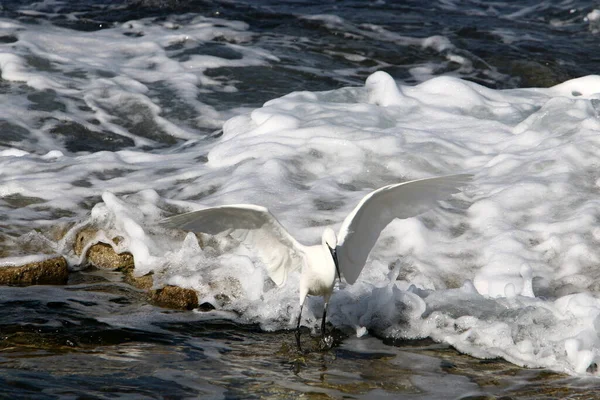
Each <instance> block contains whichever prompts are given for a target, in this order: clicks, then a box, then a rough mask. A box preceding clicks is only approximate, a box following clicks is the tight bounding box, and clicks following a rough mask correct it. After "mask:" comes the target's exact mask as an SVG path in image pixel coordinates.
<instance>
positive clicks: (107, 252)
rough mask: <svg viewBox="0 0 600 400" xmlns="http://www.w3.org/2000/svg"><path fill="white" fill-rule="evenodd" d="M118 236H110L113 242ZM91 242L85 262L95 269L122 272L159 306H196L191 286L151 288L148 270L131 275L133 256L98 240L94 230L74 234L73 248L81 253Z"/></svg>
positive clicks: (196, 301) (181, 307) (115, 242)
mask: <svg viewBox="0 0 600 400" xmlns="http://www.w3.org/2000/svg"><path fill="white" fill-rule="evenodd" d="M121 240H122V239H121V238H119V237H116V238H113V239H112V241H113V243H114V244H117V245H118V244H119V242H120V241H121ZM90 243H94V244H93V245H91V246H90V247H89V248H88V249H87V252H86V255H85V262H86V263H87V264H90V265H93V266H94V267H97V268H104V269H110V270H118V271H121V272H123V274H124V280H125V282H127V283H128V284H130V285H132V286H135V287H137V288H138V289H142V290H147V291H148V297H149V300H150V302H152V303H154V304H155V305H157V306H159V307H166V308H174V309H178V310H192V309H194V308H197V307H198V295H197V294H196V291H194V290H192V289H184V288H180V287H177V286H165V287H163V288H161V289H154V290H153V289H152V287H153V285H154V277H153V274H152V273H148V274H146V275H144V276H140V277H136V276H134V275H133V270H134V259H133V255H132V254H131V253H129V252H123V253H120V254H119V253H117V252H116V251H115V250H114V248H113V246H111V245H110V244H108V243H102V242H99V241H98V231H97V230H96V229H93V228H86V229H83V230H81V231H79V232H78V233H77V237H76V239H75V244H74V245H73V250H74V251H75V254H77V255H81V254H82V253H83V251H84V249H86V248H87V246H89V244H90Z"/></svg>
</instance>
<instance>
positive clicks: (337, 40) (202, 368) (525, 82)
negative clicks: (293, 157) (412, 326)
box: [0, 0, 600, 399]
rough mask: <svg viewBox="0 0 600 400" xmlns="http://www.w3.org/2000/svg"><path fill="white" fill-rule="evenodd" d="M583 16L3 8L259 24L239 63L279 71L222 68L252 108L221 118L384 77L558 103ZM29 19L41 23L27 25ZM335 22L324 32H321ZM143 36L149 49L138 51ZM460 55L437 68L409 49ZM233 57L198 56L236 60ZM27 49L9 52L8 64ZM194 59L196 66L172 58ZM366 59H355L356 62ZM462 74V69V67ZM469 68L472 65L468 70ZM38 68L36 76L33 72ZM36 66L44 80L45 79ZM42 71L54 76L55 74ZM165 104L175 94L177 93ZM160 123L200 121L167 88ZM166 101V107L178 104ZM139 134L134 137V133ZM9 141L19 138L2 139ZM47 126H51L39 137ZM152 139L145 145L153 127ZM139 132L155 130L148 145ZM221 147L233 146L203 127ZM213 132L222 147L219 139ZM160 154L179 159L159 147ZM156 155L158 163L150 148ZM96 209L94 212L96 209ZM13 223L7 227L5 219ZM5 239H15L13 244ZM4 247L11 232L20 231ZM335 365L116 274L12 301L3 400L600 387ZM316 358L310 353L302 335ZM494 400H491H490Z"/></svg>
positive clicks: (407, 346)
mask: <svg viewBox="0 0 600 400" xmlns="http://www.w3.org/2000/svg"><path fill="white" fill-rule="evenodd" d="M594 7H600V5H598V4H594V3H593V2H586V1H562V2H549V1H548V2H538V1H523V2H500V1H492V2H484V1H481V2H479V1H466V2H458V1H432V2H422V1H397V2H396V1H387V2H385V1H352V0H343V1H314V2H313V1H301V0H297V1H189V2H188V1H177V0H173V1H159V0H157V1H139V2H123V1H109V2H102V4H99V3H98V2H94V1H68V2H62V3H61V2H56V3H54V2H44V3H38V2H28V1H12V0H9V1H6V0H5V1H3V2H2V4H0V18H3V19H6V20H14V21H20V22H21V23H26V24H32V25H44V24H51V25H56V26H61V27H65V28H68V29H71V30H73V33H74V35H76V33H77V32H78V31H86V32H94V31H97V30H102V29H106V28H109V27H111V26H114V25H115V24H119V23H123V22H126V21H130V20H136V19H141V18H149V17H151V18H156V20H157V21H161V20H164V19H166V18H171V19H175V20H177V19H178V18H179V19H181V20H185V19H187V18H191V16H193V15H198V14H199V15H203V16H207V17H215V18H220V19H226V20H238V21H244V22H245V23H247V24H248V25H249V30H250V31H251V32H253V35H252V37H251V38H250V39H249V40H248V41H247V42H244V43H241V44H240V46H253V47H258V48H261V49H265V50H267V51H269V52H270V53H271V54H273V55H275V56H276V57H277V58H278V59H279V61H278V62H273V63H272V64H271V66H270V67H269V68H264V67H254V68H253V67H244V68H235V67H220V68H214V69H210V70H208V71H207V72H206V74H207V75H208V76H210V77H212V78H214V79H216V80H218V81H223V82H228V81H232V82H236V87H237V88H238V89H239V90H238V91H237V92H232V93H230V92H226V91H218V90H215V91H212V92H209V93H205V94H204V95H203V101H204V102H205V103H206V104H209V105H210V106H212V107H214V108H215V109H216V110H219V111H227V110H232V109H235V108H241V107H258V106H260V105H261V104H262V103H264V102H265V101H268V100H269V99H273V98H276V97H279V96H282V95H285V94H287V93H290V92H292V91H297V90H311V91H318V90H330V89H337V88H341V87H344V86H348V85H362V84H363V83H364V80H365V78H366V77H367V76H368V75H370V74H371V73H373V72H374V71H377V70H385V71H387V72H389V73H390V74H392V75H393V76H394V77H395V78H396V79H397V80H399V81H403V82H404V83H407V84H413V83H417V82H419V81H420V80H422V79H423V75H421V74H415V73H414V71H415V68H424V67H425V68H426V69H427V70H428V71H429V74H430V75H432V76H434V75H442V74H449V75H454V76H459V77H462V78H465V79H468V80H472V81H475V82H478V83H481V84H483V85H486V86H488V87H491V88H498V89H504V88H516V87H528V86H540V87H548V86H551V85H554V84H558V83H561V82H563V81H565V80H568V79H571V78H575V77H580V76H585V75H590V74H595V73H597V72H598V66H599V65H600V64H599V63H600V53H599V52H598V34H594V33H592V32H591V30H590V26H589V23H588V22H587V21H585V16H586V15H587V14H588V13H589V12H591V11H592V10H593V9H594ZM24 11H35V13H33V12H24ZM318 14H323V15H329V16H337V17H340V18H341V19H340V20H335V19H331V18H330V19H309V18H305V17H306V16H310V15H318ZM140 34H143V33H140ZM436 35H438V36H443V37H445V38H446V39H447V40H448V41H449V42H450V43H451V44H452V46H453V47H451V48H449V49H445V50H444V49H442V50H436V49H435V48H431V47H423V46H421V45H420V44H417V43H415V42H413V41H411V40H407V39H406V38H412V39H414V38H419V39H420V38H427V37H432V36H436ZM225 40H226V39H223V38H221V39H219V38H217V39H215V40H211V41H208V42H207V43H205V44H204V45H203V46H202V47H200V48H195V49H194V50H193V52H194V53H195V54H198V53H200V54H205V55H214V56H217V57H221V58H225V59H232V60H234V59H236V58H238V57H239V54H237V53H236V52H235V51H233V50H232V49H231V47H227V46H223V42H224V41H225ZM15 41H16V38H13V37H11V36H10V35H2V34H0V49H1V46H3V45H10V44H11V43H13V42H15ZM169 51H170V52H171V55H172V57H174V58H177V59H180V60H181V59H185V57H189V56H190V54H189V52H186V49H185V48H177V47H173V48H171V49H169ZM349 54H351V55H357V56H360V57H358V58H352V57H347V55H349ZM450 54H451V55H452V57H449V55H450ZM457 57H460V59H461V60H462V61H461V62H457V61H456V60H458V59H459V58H457ZM33 61H35V60H33ZM34 64H35V63H34ZM38 65H39V69H40V70H44V68H49V67H48V66H47V65H46V64H44V62H43V60H40V61H39V64H38ZM163 89H164V88H163ZM151 90H154V91H155V92H156V96H155V99H156V102H157V103H158V104H160V105H161V106H162V107H164V110H165V111H164V113H163V116H164V117H165V118H167V119H168V120H169V121H171V122H174V123H176V124H188V119H190V118H192V117H193V116H194V111H193V110H191V109H189V108H186V107H184V106H182V105H181V104H178V103H177V102H176V101H174V100H173V99H172V98H171V97H170V96H169V95H168V93H167V92H165V91H161V88H160V85H159V84H158V83H157V85H156V86H154V87H152V88H151ZM164 90H166V89H164ZM0 93H2V96H4V98H3V99H2V101H8V97H7V94H10V95H12V96H24V97H27V98H28V101H30V102H31V104H33V106H32V108H33V109H34V110H35V111H36V112H39V113H40V115H41V116H40V117H39V118H40V120H39V121H44V120H45V118H46V119H47V118H49V117H51V116H52V113H55V112H57V110H58V111H61V112H64V113H66V114H67V115H71V114H70V113H71V112H72V111H71V110H68V109H67V108H65V107H64V106H62V105H61V103H60V101H59V102H57V101H56V98H55V97H54V96H55V95H54V94H52V93H51V92H44V93H41V94H40V93H37V94H32V91H31V89H29V88H27V87H25V86H24V85H23V84H22V83H17V82H8V81H3V80H0ZM119 123H121V124H122V126H124V127H125V128H127V129H130V130H134V131H135V129H136V127H135V126H133V125H127V122H126V121H124V122H117V124H119ZM1 124H5V125H1ZM7 124H8V122H6V121H4V120H1V119H0V127H3V128H2V135H3V137H0V143H1V144H3V145H7V144H9V143H14V142H18V141H21V142H30V143H34V142H35V140H37V139H35V138H34V137H33V136H30V135H29V134H28V132H27V131H26V130H23V129H22V128H19V127H15V126H14V125H10V126H9V125H7ZM40 124H41V122H40ZM142 128H144V127H142ZM142 128H140V130H143V129H142ZM60 129H63V130H62V131H54V132H53V134H54V135H56V136H60V137H63V138H64V140H65V141H66V147H67V149H68V150H69V151H72V152H74V153H75V152H78V151H89V152H96V151H101V150H109V151H114V150H116V149H121V148H125V147H131V146H133V142H132V141H131V140H130V139H127V138H124V137H123V136H119V135H118V134H115V133H113V132H106V134H105V135H103V136H99V137H91V136H90V134H89V132H87V131H85V130H82V129H81V128H78V127H77V126H71V127H69V126H62V127H61V128H60ZM198 130H199V131H200V132H204V131H205V132H207V133H210V134H215V135H217V136H218V129H214V127H213V128H209V127H206V126H202V127H199V128H198ZM215 131H216V133H215ZM153 139H154V140H155V143H156V145H155V147H161V148H168V147H169V146H175V145H178V144H179V143H180V141H178V140H175V139H173V138H172V137H169V136H167V135H163V136H160V135H157V136H156V137H154V138H153ZM150 147H152V146H150ZM90 206H91V205H87V206H85V207H87V208H89V207H90ZM0 219H1V218H0ZM0 229H4V228H2V227H0ZM6 229H9V228H8V227H7V228H6ZM80 274H84V275H85V273H80ZM340 335H341V336H340V340H341V341H342V344H341V345H339V346H338V347H335V348H334V349H333V350H331V351H328V352H317V351H314V352H311V353H309V354H308V355H300V354H298V353H297V352H296V351H295V349H294V348H293V334H292V333H291V332H276V333H267V332H262V331H260V329H258V328H257V327H254V326H240V325H236V324H234V323H232V322H227V321H226V320H222V319H220V318H218V316H216V317H212V319H208V320H207V318H206V317H205V316H203V315H202V314H201V313H195V312H178V311H169V310H164V309H160V308H157V307H154V306H152V305H149V304H148V303H147V302H146V301H145V298H144V295H143V293H141V292H140V291H139V290H137V289H134V288H132V287H130V286H128V285H127V284H125V283H123V282H122V278H121V277H120V276H118V275H115V274H112V273H102V272H98V273H90V274H88V275H85V276H79V277H73V278H72V279H71V282H70V284H69V285H67V286H65V287H28V288H13V287H11V288H8V287H4V288H0V397H1V398H6V399H56V398H64V399H109V398H110V399H114V398H123V399H129V398H135V399H159V398H171V399H179V398H229V399H236V398H274V399H279V398H298V397H300V396H304V397H305V398H314V399H323V398H415V399H417V398H473V399H475V398H501V397H502V396H506V397H503V398H528V399H552V398H569V397H570V398H592V396H594V392H593V388H594V386H595V385H596V382H595V381H591V380H590V381H587V380H582V379H574V378H567V377H565V376H561V375H559V374H555V373H551V372H548V371H540V370H525V369H521V368H518V367H515V366H512V365H510V364H508V363H506V362H502V361H498V360H490V361H482V360H475V359H472V358H469V357H466V356H461V355H459V354H458V353H456V352H454V351H453V350H452V349H449V348H448V347H446V346H442V345H438V344H435V343H430V342H418V343H387V344H382V343H381V342H380V341H379V340H376V339H368V340H363V341H358V340H355V339H351V338H349V337H346V336H344V335H342V334H341V333H340ZM305 336H306V339H305V340H307V344H308V347H309V348H310V347H311V345H312V344H311V343H312V342H311V340H312V339H310V338H308V336H309V334H308V332H305ZM478 396H479V397H478Z"/></svg>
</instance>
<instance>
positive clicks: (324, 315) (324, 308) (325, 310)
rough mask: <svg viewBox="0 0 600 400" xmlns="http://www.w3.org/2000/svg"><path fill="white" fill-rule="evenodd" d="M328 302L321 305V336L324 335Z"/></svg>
mask: <svg viewBox="0 0 600 400" xmlns="http://www.w3.org/2000/svg"><path fill="white" fill-rule="evenodd" d="M328 305H329V303H325V306H324V307H323V319H322V320H321V337H325V318H326V317H327V306H328Z"/></svg>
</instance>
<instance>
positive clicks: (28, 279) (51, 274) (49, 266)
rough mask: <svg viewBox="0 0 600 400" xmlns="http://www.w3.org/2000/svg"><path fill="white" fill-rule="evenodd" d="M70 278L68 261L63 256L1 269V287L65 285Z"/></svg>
mask: <svg viewBox="0 0 600 400" xmlns="http://www.w3.org/2000/svg"><path fill="white" fill-rule="evenodd" d="M68 278H69V269H68V265H67V260H65V258H64V257H63V256H57V257H52V258H48V259H46V260H43V261H36V262H32V263H28V264H24V265H17V266H14V267H13V266H10V267H0V285H15V286H30V285H64V284H65V283H67V280H68Z"/></svg>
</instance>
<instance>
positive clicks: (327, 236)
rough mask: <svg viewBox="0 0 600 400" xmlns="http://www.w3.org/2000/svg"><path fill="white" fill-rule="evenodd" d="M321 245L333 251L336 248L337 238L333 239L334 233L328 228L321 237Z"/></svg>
mask: <svg viewBox="0 0 600 400" xmlns="http://www.w3.org/2000/svg"><path fill="white" fill-rule="evenodd" d="M322 241H323V244H326V245H327V246H329V248H330V249H335V247H336V246H337V238H336V237H335V232H334V231H333V229H331V228H330V227H327V228H325V230H324V231H323V236H322Z"/></svg>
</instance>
